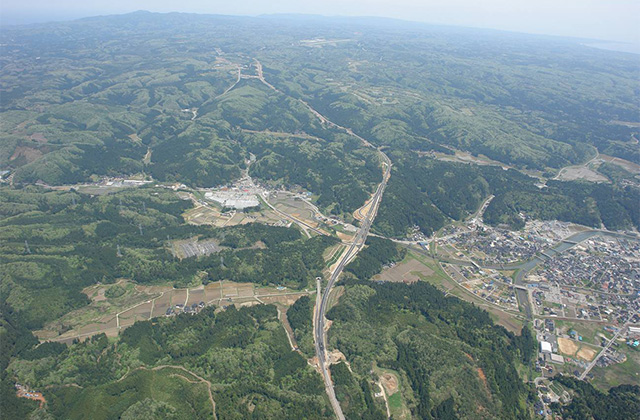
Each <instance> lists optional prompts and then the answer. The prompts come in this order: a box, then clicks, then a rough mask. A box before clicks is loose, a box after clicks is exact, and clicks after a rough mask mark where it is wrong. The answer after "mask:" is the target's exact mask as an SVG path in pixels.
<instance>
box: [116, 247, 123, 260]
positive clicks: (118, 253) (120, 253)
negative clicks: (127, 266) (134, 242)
mask: <svg viewBox="0 0 640 420" xmlns="http://www.w3.org/2000/svg"><path fill="white" fill-rule="evenodd" d="M117 247H118V252H117V253H116V255H117V256H118V257H122V252H120V244H118V245H117Z"/></svg>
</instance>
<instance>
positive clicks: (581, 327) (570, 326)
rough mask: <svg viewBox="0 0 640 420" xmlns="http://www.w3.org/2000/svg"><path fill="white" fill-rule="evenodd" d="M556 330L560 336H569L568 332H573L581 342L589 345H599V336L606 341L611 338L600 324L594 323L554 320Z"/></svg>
mask: <svg viewBox="0 0 640 420" xmlns="http://www.w3.org/2000/svg"><path fill="white" fill-rule="evenodd" d="M555 324H556V329H557V330H558V333H560V334H569V331H571V330H574V331H576V333H577V334H578V335H579V336H581V337H582V341H583V342H586V343H590V344H595V345H599V344H600V336H604V337H606V338H607V339H610V338H612V337H613V334H611V333H610V332H608V331H605V330H604V328H603V325H602V324H599V323H596V322H586V321H585V322H580V321H562V320H556V321H555Z"/></svg>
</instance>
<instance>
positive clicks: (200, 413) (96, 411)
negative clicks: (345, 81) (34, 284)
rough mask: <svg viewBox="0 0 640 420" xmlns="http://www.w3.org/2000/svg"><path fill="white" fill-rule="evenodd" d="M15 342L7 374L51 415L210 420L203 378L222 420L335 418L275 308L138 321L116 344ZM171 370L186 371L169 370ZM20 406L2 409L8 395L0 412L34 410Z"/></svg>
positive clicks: (99, 340)
mask: <svg viewBox="0 0 640 420" xmlns="http://www.w3.org/2000/svg"><path fill="white" fill-rule="evenodd" d="M14 336H18V341H22V342H23V343H22V344H21V343H16V344H13V346H12V348H11V349H10V350H11V353H10V355H12V356H18V358H17V359H15V360H13V362H12V363H11V365H10V367H9V372H10V374H11V375H14V376H15V377H17V379H18V381H20V382H22V383H29V384H30V386H32V387H37V388H42V389H43V388H45V387H46V388H47V412H49V413H50V414H52V415H53V416H54V418H69V419H76V418H77V419H82V418H87V417H91V418H95V419H115V418H139V417H135V416H134V415H133V414H134V413H139V412H141V411H144V408H145V407H147V408H148V406H152V408H153V409H154V410H158V411H159V413H160V414H162V413H163V412H165V411H166V412H168V413H169V415H168V417H162V416H160V417H162V418H176V419H187V418H190V419H193V418H203V419H204V418H211V416H212V406H211V404H210V402H209V399H208V396H207V387H206V386H205V383H204V382H203V381H202V380H200V379H198V377H200V378H202V379H203V380H205V381H208V382H209V383H211V384H212V385H211V391H212V394H213V398H214V401H215V405H216V414H217V416H218V418H224V419H236V418H237V419H246V418H282V419H296V418H328V417H331V415H332V412H331V409H330V407H329V405H328V402H327V401H326V397H325V395H324V392H323V389H324V388H323V385H322V380H321V378H320V376H319V375H317V374H316V373H315V372H314V371H313V370H312V369H311V367H309V366H308V365H307V363H306V361H305V359H304V358H303V357H302V356H300V355H299V354H298V353H296V352H292V351H291V349H290V348H289V344H288V341H287V338H286V336H285V332H284V329H283V328H282V326H281V325H280V323H279V321H278V319H277V312H276V308H275V307H274V306H271V305H259V306H254V307H249V308H241V309H236V308H235V307H233V306H231V307H229V308H227V309H226V310H225V311H222V312H218V311H216V310H215V308H213V307H210V308H206V309H205V310H203V311H201V312H200V313H199V314H197V315H179V316H177V317H173V318H161V319H157V320H154V321H153V322H151V321H144V322H137V323H136V324H134V325H133V326H132V327H130V328H128V329H127V330H125V331H124V332H123V334H122V335H121V336H120V338H119V339H118V340H117V342H115V343H113V342H111V341H110V340H108V339H107V338H106V336H104V335H96V336H94V337H92V338H91V339H90V340H87V341H85V342H82V343H75V344H73V345H71V346H70V347H69V348H67V347H66V346H64V345H61V346H56V345H49V346H47V345H45V344H43V345H40V346H39V347H36V348H34V347H33V346H34V344H35V343H34V341H36V340H34V339H32V338H31V339H30V338H29V337H32V336H31V335H30V333H28V331H27V332H26V333H24V334H22V336H20V335H19V334H14ZM36 342H37V341H36ZM3 345H5V344H4V340H3ZM4 357H8V356H5V353H3V358H4ZM3 363H5V364H6V363H8V360H7V361H6V362H3ZM172 365H173V366H182V367H184V369H186V370H182V369H175V368H173V369H172V368H165V367H164V366H172ZM154 368H155V369H154ZM3 372H4V370H3ZM195 375H197V377H196V376H195ZM3 384H4V382H3ZM70 384H73V386H70ZM3 386H4V385H3ZM7 386H10V387H11V388H12V384H8V385H7ZM11 394H13V392H11ZM5 395H6V396H7V397H9V393H7V394H4V393H3V397H4V396H5ZM13 399H15V394H13ZM15 400H16V402H15V403H12V405H11V406H9V405H7V406H4V398H3V409H5V408H6V410H10V411H5V412H4V413H3V418H5V417H4V416H5V415H6V416H11V415H12V414H14V415H16V417H6V418H21V417H24V413H26V412H28V411H29V410H33V409H34V405H33V404H30V403H27V402H24V400H22V401H18V400H17V399H15ZM148 400H150V401H148ZM11 401H12V400H11ZM20 404H22V405H20ZM3 411H4V410H3ZM20 413H21V415H19V414H20ZM160 414H158V415H160Z"/></svg>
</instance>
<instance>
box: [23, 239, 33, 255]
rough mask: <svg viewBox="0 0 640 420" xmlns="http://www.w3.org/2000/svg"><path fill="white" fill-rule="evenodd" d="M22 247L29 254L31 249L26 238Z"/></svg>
mask: <svg viewBox="0 0 640 420" xmlns="http://www.w3.org/2000/svg"><path fill="white" fill-rule="evenodd" d="M24 248H25V251H26V252H27V254H31V249H30V248H29V243H28V242H27V240H26V239H25V240H24Z"/></svg>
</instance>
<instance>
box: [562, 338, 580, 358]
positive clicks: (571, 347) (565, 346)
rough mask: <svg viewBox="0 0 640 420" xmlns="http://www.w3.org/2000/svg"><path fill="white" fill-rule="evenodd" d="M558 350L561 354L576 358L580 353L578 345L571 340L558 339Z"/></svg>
mask: <svg viewBox="0 0 640 420" xmlns="http://www.w3.org/2000/svg"><path fill="white" fill-rule="evenodd" d="M558 348H559V350H560V353H564V354H567V355H569V356H574V355H575V354H576V352H577V351H578V343H576V342H575V341H574V340H572V339H570V338H565V337H558Z"/></svg>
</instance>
